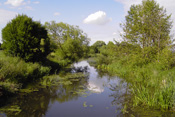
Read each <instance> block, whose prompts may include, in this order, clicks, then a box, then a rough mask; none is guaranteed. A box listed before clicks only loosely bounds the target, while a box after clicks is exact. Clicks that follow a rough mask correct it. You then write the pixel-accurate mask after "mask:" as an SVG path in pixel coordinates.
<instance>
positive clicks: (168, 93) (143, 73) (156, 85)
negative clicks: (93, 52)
mask: <svg viewBox="0 0 175 117" xmlns="http://www.w3.org/2000/svg"><path fill="white" fill-rule="evenodd" d="M136 60H137V62H136V63H138V62H139V59H136ZM164 65H169V64H168V63H166V64H165V63H164V64H162V63H161V61H154V62H150V63H148V64H143V65H141V66H140V65H134V64H133V60H132V59H131V57H122V58H120V59H116V60H115V61H113V62H112V63H110V64H108V65H107V64H101V65H98V68H99V69H102V70H105V71H108V72H112V73H113V74H116V75H118V76H119V77H121V78H124V79H126V80H127V82H128V83H130V84H131V89H132V93H133V96H134V100H133V106H137V105H144V106H149V107H155V108H158V109H164V110H174V108H175V103H174V101H175V92H174V89H175V68H174V67H168V66H166V67H165V66H164Z"/></svg>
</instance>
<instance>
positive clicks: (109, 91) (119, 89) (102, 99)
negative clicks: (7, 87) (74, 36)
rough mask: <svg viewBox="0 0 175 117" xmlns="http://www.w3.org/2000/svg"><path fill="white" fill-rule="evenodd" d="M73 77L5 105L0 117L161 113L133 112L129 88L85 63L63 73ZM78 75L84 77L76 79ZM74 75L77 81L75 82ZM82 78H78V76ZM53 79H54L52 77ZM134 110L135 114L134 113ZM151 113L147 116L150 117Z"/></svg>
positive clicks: (103, 115) (106, 116)
mask: <svg viewBox="0 0 175 117" xmlns="http://www.w3.org/2000/svg"><path fill="white" fill-rule="evenodd" d="M67 72H69V75H70V74H74V78H72V79H69V81H66V80H64V81H59V83H58V84H57V85H54V86H45V87H43V88H39V90H36V91H34V92H32V93H22V94H19V96H17V97H14V98H12V99H10V100H9V101H8V104H7V105H6V107H8V111H5V112H4V111H3V112H2V113H0V117H1V116H19V117H43V116H44V117H118V116H128V117H131V116H133V117H134V116H151V115H152V116H158V115H162V113H161V114H160V111H154V112H152V111H147V112H146V113H144V110H143V109H141V110H138V109H135V110H132V109H131V108H129V106H128V105H129V103H130V100H131V98H132V97H131V94H130V89H129V86H128V84H127V83H126V82H125V81H124V80H122V79H120V78H119V77H116V76H115V77H114V76H110V75H109V74H107V73H101V72H100V71H98V70H97V69H96V68H94V67H93V66H91V65H89V63H88V62H87V61H81V62H78V63H75V64H74V65H73V66H72V68H71V69H69V70H67V71H66V72H65V71H63V72H62V73H60V74H61V76H64V77H66V76H67ZM78 73H79V74H80V73H81V74H84V76H83V77H78ZM75 75H77V77H78V78H77V77H76V78H75ZM79 76H81V75H79ZM55 77H56V76H55ZM136 110H137V111H136ZM149 112H150V113H149Z"/></svg>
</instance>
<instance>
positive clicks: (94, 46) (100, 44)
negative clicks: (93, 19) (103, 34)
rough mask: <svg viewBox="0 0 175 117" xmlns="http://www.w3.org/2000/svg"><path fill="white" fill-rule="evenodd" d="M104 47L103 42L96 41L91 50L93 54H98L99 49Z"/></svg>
mask: <svg viewBox="0 0 175 117" xmlns="http://www.w3.org/2000/svg"><path fill="white" fill-rule="evenodd" d="M104 45H106V43H105V42H104V41H96V42H95V43H94V44H93V45H92V47H91V48H92V49H93V50H94V52H95V53H99V52H100V48H101V47H102V46H104Z"/></svg>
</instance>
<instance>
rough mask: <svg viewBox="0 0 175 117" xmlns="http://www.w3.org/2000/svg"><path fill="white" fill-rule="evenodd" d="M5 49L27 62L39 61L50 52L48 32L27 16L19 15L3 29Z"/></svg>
mask: <svg viewBox="0 0 175 117" xmlns="http://www.w3.org/2000/svg"><path fill="white" fill-rule="evenodd" d="M2 41H3V49H4V50H5V51H6V53H7V54H9V55H12V56H18V57H20V58H23V59H24V60H25V61H39V60H40V59H41V58H43V57H46V56H47V55H48V54H49V51H50V47H49V46H50V41H49V39H48V36H47V31H46V30H45V28H44V27H43V26H42V25H41V24H40V23H39V22H35V21H33V20H32V18H30V17H28V16H26V15H18V16H17V17H16V18H14V19H13V20H11V21H10V22H9V23H8V24H7V25H6V26H5V28H3V29H2Z"/></svg>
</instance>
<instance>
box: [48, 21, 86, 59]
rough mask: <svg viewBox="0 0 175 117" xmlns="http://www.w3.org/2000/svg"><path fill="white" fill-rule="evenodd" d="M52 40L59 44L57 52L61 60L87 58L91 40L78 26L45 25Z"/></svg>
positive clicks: (52, 23) (62, 24)
mask: <svg viewBox="0 0 175 117" xmlns="http://www.w3.org/2000/svg"><path fill="white" fill-rule="evenodd" d="M45 26H46V28H47V30H48V35H49V37H50V39H51V40H52V41H53V42H55V43H56V44H57V49H56V50H55V51H56V53H57V55H59V57H60V58H61V59H69V60H71V61H77V60H78V59H79V58H81V57H85V56H87V53H88V51H89V50H88V44H89V39H88V38H87V35H86V34H85V33H84V32H83V31H82V30H81V29H79V27H78V26H72V25H69V24H65V23H62V22H60V23H56V22H54V21H52V22H50V23H48V22H46V23H45Z"/></svg>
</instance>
